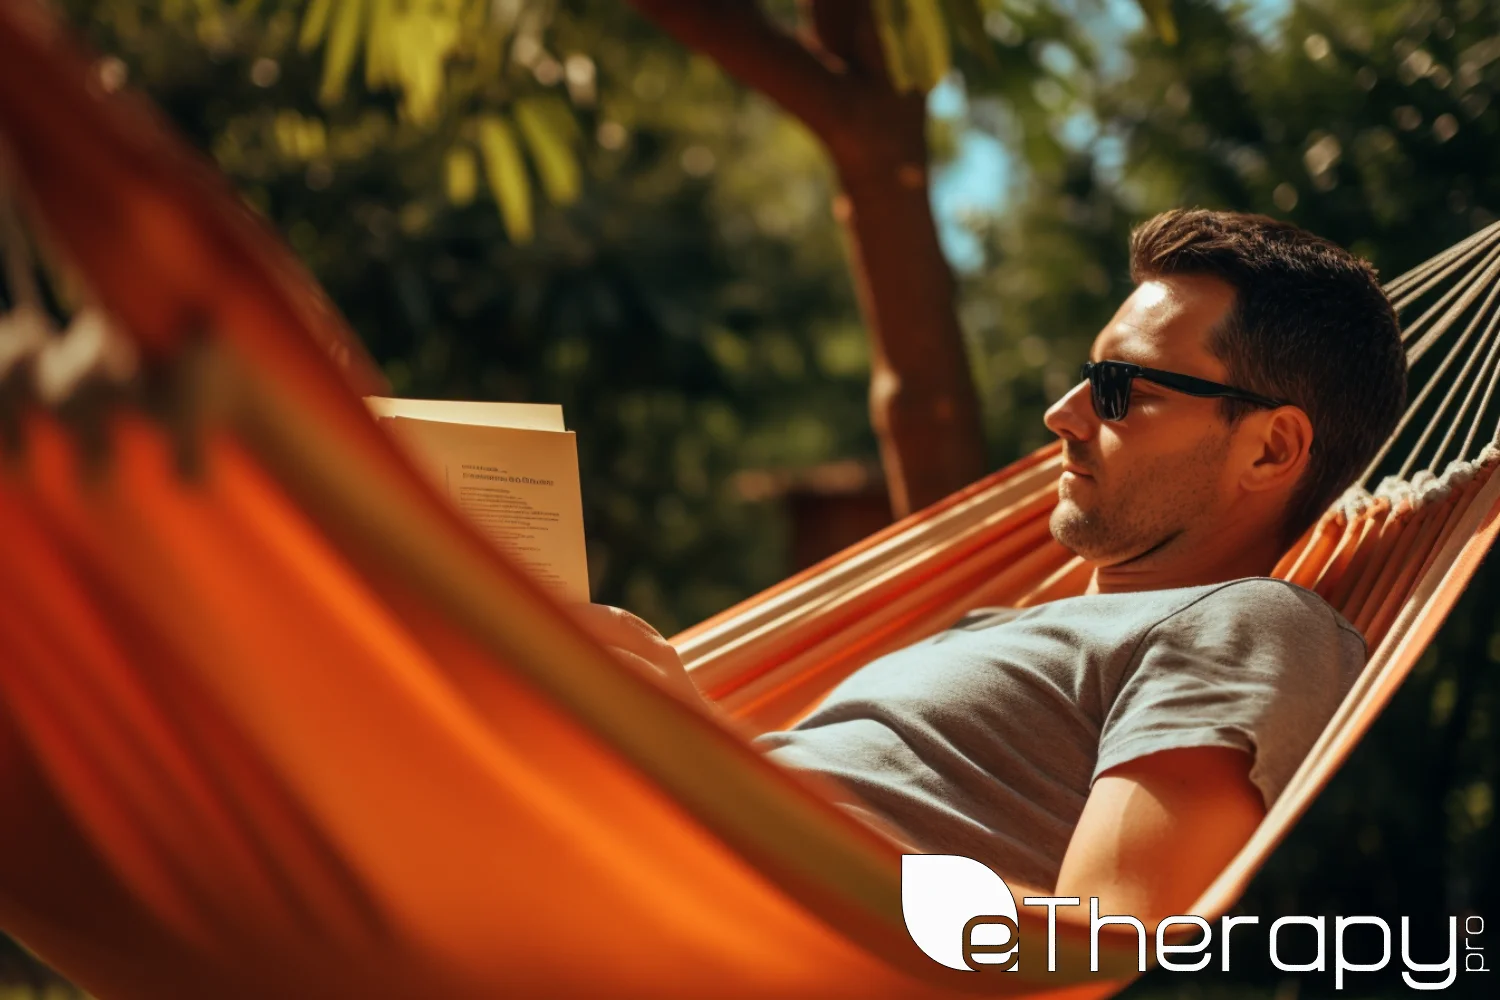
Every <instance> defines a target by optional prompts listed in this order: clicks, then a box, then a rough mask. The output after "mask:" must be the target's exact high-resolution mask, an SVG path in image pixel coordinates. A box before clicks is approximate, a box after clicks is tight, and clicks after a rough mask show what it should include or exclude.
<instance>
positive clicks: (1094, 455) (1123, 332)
mask: <svg viewBox="0 0 1500 1000" xmlns="http://www.w3.org/2000/svg"><path fill="white" fill-rule="evenodd" d="M1233 305H1234V289H1233V287H1232V286H1231V285H1229V284H1228V283H1227V282H1224V281H1221V280H1220V279H1218V278H1213V277H1207V276H1199V275H1195V276H1190V277H1189V276H1172V277H1166V278H1160V279H1155V280H1151V281H1147V282H1144V283H1142V284H1141V285H1140V286H1138V287H1137V288H1136V290H1135V291H1134V292H1133V293H1132V294H1131V296H1130V297H1129V298H1128V299H1126V300H1125V302H1124V304H1123V305H1121V306H1120V309H1119V311H1118V312H1116V313H1115V316H1114V318H1113V319H1112V320H1110V322H1109V324H1108V325H1107V326H1106V327H1105V328H1104V330H1103V331H1102V332H1100V334H1099V336H1098V337H1096V338H1095V339H1094V346H1093V349H1092V350H1091V351H1090V354H1089V359H1090V360H1092V361H1105V360H1111V361H1130V362H1134V363H1135V364H1138V365H1143V366H1145V367H1148V368H1162V369H1165V370H1167V371H1173V372H1180V373H1182V374H1185V375H1196V376H1198V377H1200V378H1206V379H1209V380H1211V381H1214V382H1225V381H1227V376H1226V373H1225V371H1224V366H1223V364H1222V363H1221V362H1220V361H1218V360H1217V359H1216V358H1214V357H1213V356H1212V355H1211V354H1210V353H1209V351H1208V341H1209V331H1210V330H1211V329H1212V328H1213V326H1214V325H1215V324H1216V323H1218V322H1219V321H1220V320H1222V319H1223V318H1224V317H1225V316H1226V314H1227V313H1228V312H1229V311H1230V309H1231V308H1233ZM1046 424H1047V427H1048V428H1049V429H1050V430H1052V431H1053V432H1054V433H1056V434H1057V435H1058V436H1060V437H1061V438H1062V439H1063V468H1064V469H1065V470H1066V471H1064V473H1063V475H1062V480H1061V482H1060V483H1059V485H1058V504H1057V507H1056V508H1055V509H1054V510H1053V512H1052V522H1051V528H1052V534H1053V536H1054V537H1055V538H1056V539H1057V540H1058V541H1059V542H1061V543H1062V544H1063V545H1064V546H1066V547H1067V548H1069V549H1071V550H1072V551H1074V552H1076V553H1077V554H1078V555H1080V556H1083V557H1084V558H1085V559H1087V560H1089V561H1090V562H1094V563H1099V564H1104V565H1113V564H1117V563H1121V562H1125V561H1127V560H1130V559H1134V558H1136V557H1138V556H1141V555H1143V554H1145V553H1147V552H1150V551H1152V550H1154V549H1156V548H1157V547H1158V546H1160V545H1163V544H1164V543H1166V542H1169V541H1171V540H1172V539H1174V538H1176V537H1178V536H1179V535H1182V534H1183V533H1184V532H1189V531H1192V530H1194V529H1202V528H1204V527H1205V526H1206V525H1208V524H1210V523H1211V519H1212V518H1213V517H1214V516H1215V514H1216V512H1217V510H1218V508H1219V506H1220V502H1221V497H1222V496H1223V492H1222V481H1223V479H1224V468H1225V465H1226V461H1227V459H1228V456H1229V445H1230V435H1231V431H1230V428H1229V426H1228V425H1227V424H1226V423H1225V422H1224V420H1223V418H1222V417H1221V416H1220V415H1219V401H1218V400H1217V399H1207V398H1202V397H1195V396H1188V395H1185V394H1183V393H1180V392H1174V391H1173V390H1171V389H1167V388H1165V387H1164V386H1159V385H1156V384H1155V383H1153V382H1147V381H1145V380H1143V379H1136V380H1135V381H1134V383H1133V385H1132V387H1131V395H1130V409H1129V411H1128V412H1127V413H1126V415H1125V419H1124V420H1119V421H1113V422H1105V421H1101V420H1100V419H1099V418H1098V416H1097V415H1095V413H1094V407H1093V403H1092V401H1091V397H1090V392H1089V385H1088V383H1087V382H1082V383H1080V384H1079V385H1077V386H1075V387H1074V388H1073V390H1072V391H1071V392H1069V393H1068V394H1067V395H1066V396H1064V397H1063V398H1062V399H1060V400H1058V401H1057V403H1055V404H1054V405H1053V406H1052V407H1051V408H1050V409H1049V410H1048V411H1047V416H1046Z"/></svg>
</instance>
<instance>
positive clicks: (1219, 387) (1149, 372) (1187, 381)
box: [1078, 361, 1296, 421]
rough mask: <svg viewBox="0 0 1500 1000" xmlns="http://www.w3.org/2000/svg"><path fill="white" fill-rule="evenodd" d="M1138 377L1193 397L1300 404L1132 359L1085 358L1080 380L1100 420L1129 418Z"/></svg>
mask: <svg viewBox="0 0 1500 1000" xmlns="http://www.w3.org/2000/svg"><path fill="white" fill-rule="evenodd" d="M1138 378H1143V379H1145V380H1146V381H1147V382H1155V383H1156V384H1157V385H1162V386H1166V387H1167V388H1168V389H1173V390H1176V391H1177V392H1181V393H1186V394H1187V395H1189V396H1209V397H1222V398H1226V399H1238V400H1241V401H1242V402H1246V403H1254V404H1255V405H1257V406H1265V407H1269V408H1271V409H1275V408H1276V407H1278V406H1294V405H1296V404H1294V403H1289V402H1286V401H1285V400H1280V399H1272V398H1271V397H1269V396H1261V395H1259V394H1257V393H1253V392H1250V391H1248V390H1245V389H1236V388H1235V387H1234V386H1232V385H1224V384H1223V383H1220V382H1210V381H1209V380H1208V379H1204V378H1198V377H1196V376H1194V375H1181V374H1179V373H1177V372H1168V371H1162V370H1161V369H1160V368H1145V367H1143V366H1141V365H1136V364H1131V363H1130V362H1128V361H1085V362H1084V363H1083V364H1082V365H1080V366H1079V368H1078V379H1079V381H1082V382H1088V384H1089V394H1090V396H1091V398H1092V399H1093V403H1094V413H1095V414H1096V415H1097V416H1098V417H1099V419H1100V420H1111V421H1113V420H1124V419H1125V414H1127V413H1129V412H1130V390H1131V386H1132V385H1134V383H1135V380H1136V379H1138ZM1106 379H1114V380H1115V382H1114V384H1113V385H1110V384H1109V383H1108V382H1106V381H1105V380H1106ZM1116 411H1118V412H1116Z"/></svg>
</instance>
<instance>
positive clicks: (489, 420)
mask: <svg viewBox="0 0 1500 1000" xmlns="http://www.w3.org/2000/svg"><path fill="white" fill-rule="evenodd" d="M365 405H366V406H368V407H369V408H370V412H371V413H373V414H375V415H376V416H377V417H410V418H411V419H413V420H437V421H441V422H442V423H447V424H478V425H481V426H484V427H514V428H518V429H529V430H535V431H565V430H567V428H566V427H564V426H563V412H562V407H561V406H558V405H557V404H556V403H473V402H467V401H464V400H456V399H394V398H392V397H389V396H366V397H365Z"/></svg>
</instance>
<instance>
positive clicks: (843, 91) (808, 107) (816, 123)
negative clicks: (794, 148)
mask: <svg viewBox="0 0 1500 1000" xmlns="http://www.w3.org/2000/svg"><path fill="white" fill-rule="evenodd" d="M628 2H629V3H630V5H631V6H632V7H634V8H635V9H636V10H638V11H640V13H641V14H642V15H644V16H645V17H646V18H648V19H649V20H651V21H652V22H654V23H655V24H656V25H657V26H658V27H660V28H661V29H662V30H663V31H665V32H667V34H669V35H671V36H672V37H673V38H676V39H677V40H678V41H679V42H681V43H682V44H683V45H686V46H687V47H688V48H690V49H693V50H694V51H697V52H701V53H703V54H704V55H706V56H708V57H709V58H711V59H713V60H714V61H715V62H717V63H718V64H719V65H720V66H722V67H723V68H724V69H725V70H726V71H727V72H728V73H730V74H731V75H733V76H735V77H738V78H739V80H740V81H741V82H743V83H744V84H746V85H747V86H749V87H751V88H753V89H755V90H758V91H760V92H761V93H763V94H765V95H766V96H767V97H769V98H771V99H772V100H773V101H775V102H776V103H777V104H780V105H781V106H782V107H783V108H785V109H786V110H787V111H788V112H790V113H791V114H793V115H795V116H796V117H797V118H800V119H801V120H802V122H803V123H804V124H806V125H807V127H808V128H810V129H812V130H813V131H814V132H816V133H818V134H821V135H826V134H828V133H829V132H831V131H832V130H834V129H836V128H837V127H838V123H839V120H840V118H841V116H842V115H843V114H844V113H845V109H846V108H847V106H848V103H849V100H850V98H851V97H852V95H851V94H850V93H848V88H847V87H846V85H845V82H844V80H843V78H842V77H840V75H839V74H838V73H837V72H835V71H834V70H833V69H831V68H830V67H828V66H826V65H824V64H823V63H822V62H821V61H819V59H818V57H817V56H816V55H814V54H813V53H812V52H810V51H809V50H808V49H807V48H805V47H804V46H803V45H802V43H801V42H799V41H798V40H797V39H795V38H793V37H792V36H791V35H789V34H787V33H786V32H784V31H782V30H781V29H780V28H777V27H776V26H775V25H774V24H772V23H771V22H770V21H769V20H767V19H766V16H765V15H764V14H763V13H761V11H760V9H759V7H758V6H757V5H756V3H755V0H628ZM864 2H865V3H866V5H868V2H869V0H864Z"/></svg>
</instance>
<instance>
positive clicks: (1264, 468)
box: [1240, 406, 1313, 493]
mask: <svg viewBox="0 0 1500 1000" xmlns="http://www.w3.org/2000/svg"><path fill="white" fill-rule="evenodd" d="M1246 421H1247V423H1248V424H1249V426H1247V427H1246V430H1249V431H1251V432H1252V434H1251V440H1250V447H1251V449H1252V459H1251V462H1250V464H1249V465H1248V466H1246V467H1245V469H1244V472H1243V473H1242V474H1241V476H1240V485H1241V486H1243V487H1244V488H1245V489H1247V490H1250V491H1251V492H1256V493H1258V492H1261V491H1264V490H1274V489H1290V488H1291V486H1292V485H1293V484H1294V483H1296V482H1297V480H1298V479H1300V478H1301V477H1302V470H1303V469H1305V468H1306V467H1307V462H1308V458H1309V453H1310V452H1311V449H1312V443H1313V427H1312V421H1311V420H1309V419H1308V418H1307V414H1306V413H1304V412H1303V411H1302V410H1301V409H1300V408H1299V407H1296V406H1281V407H1277V408H1276V409H1274V410H1270V411H1266V412H1263V413H1257V414H1252V415H1250V416H1247V417H1246Z"/></svg>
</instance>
